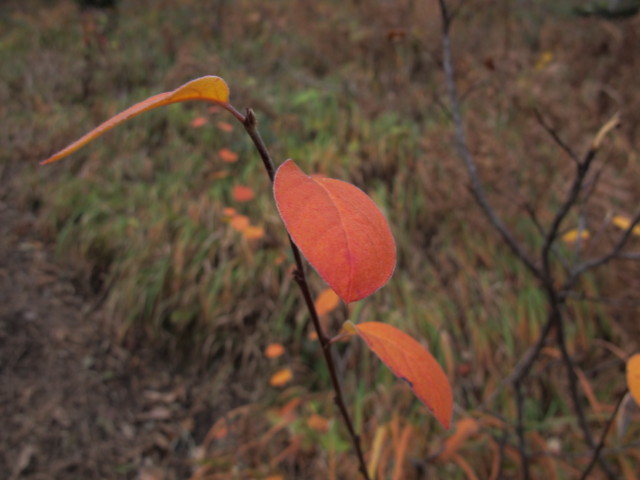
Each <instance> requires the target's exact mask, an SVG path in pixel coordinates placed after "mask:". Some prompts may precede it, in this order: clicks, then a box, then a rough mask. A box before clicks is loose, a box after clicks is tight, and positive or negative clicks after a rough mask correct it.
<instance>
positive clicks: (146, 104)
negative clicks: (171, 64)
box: [42, 76, 233, 165]
mask: <svg viewBox="0 0 640 480" xmlns="http://www.w3.org/2000/svg"><path fill="white" fill-rule="evenodd" d="M189 100H203V101H208V102H216V103H218V104H221V105H226V104H227V103H228V101H229V87H228V86H227V84H226V83H225V81H224V80H223V79H221V78H220V77H214V76H206V77H200V78H196V79H195V80H191V81H190V82H187V83H185V84H184V85H182V86H181V87H178V88H176V89H175V90H173V91H171V92H165V93H159V94H158V95H154V96H152V97H149V98H147V99H146V100H143V101H142V102H139V103H136V104H135V105H133V106H131V107H129V108H127V109H126V110H124V111H122V112H120V113H118V114H117V115H115V116H114V117H111V118H110V119H109V120H107V121H106V122H104V123H102V124H101V125H98V126H97V127H96V128H94V129H93V130H91V131H90V132H89V133H87V134H86V135H84V136H82V137H80V138H79V139H78V140H76V141H75V142H73V143H72V144H70V145H68V146H67V147H65V148H63V149H62V150H60V151H59V152H58V153H56V154H54V155H52V156H51V157H49V158H48V159H46V160H45V161H43V162H42V165H45V164H47V163H52V162H55V161H56V160H60V159H61V158H64V157H66V156H67V155H70V154H72V153H73V152H75V151H77V150H79V149H80V148H82V147H84V146H85V145H86V144H87V143H89V142H90V141H91V140H93V139H95V138H96V137H99V136H100V135H102V134H103V133H105V132H107V131H109V130H111V129H112V128H113V127H116V126H118V125H120V124H121V123H123V122H125V121H127V120H129V119H130V118H133V117H135V116H137V115H140V114H141V113H143V112H146V111H148V110H152V109H154V108H157V107H162V106H164V105H170V104H172V103H177V102H186V101H189ZM232 128H233V127H232Z"/></svg>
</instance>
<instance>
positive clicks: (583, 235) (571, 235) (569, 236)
mask: <svg viewBox="0 0 640 480" xmlns="http://www.w3.org/2000/svg"><path fill="white" fill-rule="evenodd" d="M579 236H580V240H586V239H587V238H589V237H590V236H591V234H590V233H589V231H588V230H582V231H581V232H580V234H579ZM576 240H578V229H576V228H574V229H572V230H569V231H568V232H567V233H565V234H564V235H562V241H563V242H566V243H573V242H575V241H576Z"/></svg>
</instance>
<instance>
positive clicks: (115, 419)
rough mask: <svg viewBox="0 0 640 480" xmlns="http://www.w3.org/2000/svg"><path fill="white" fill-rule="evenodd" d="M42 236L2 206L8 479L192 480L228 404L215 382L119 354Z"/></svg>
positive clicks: (1, 385) (2, 390) (0, 319)
mask: <svg viewBox="0 0 640 480" xmlns="http://www.w3.org/2000/svg"><path fill="white" fill-rule="evenodd" d="M35 225H36V218H35V216H33V215H32V214H25V213H24V211H21V210H18V209H17V208H16V206H12V205H10V204H8V203H5V202H4V201H2V200H1V199H0V425H2V427H1V428H0V478H3V479H5V478H6V479H11V480H18V479H62V478H64V479H80V478H83V479H84V478H92V479H94V478H104V479H109V478H133V477H137V478H144V479H146V480H158V479H167V480H168V479H172V478H187V477H188V476H189V472H190V471H191V465H192V463H191V462H190V461H189V458H190V457H191V456H192V455H193V452H194V451H195V448H196V447H195V446H196V445H197V443H198V440H201V439H202V437H203V436H204V434H205V433H206V431H207V429H208V428H209V427H210V426H211V424H212V420H213V419H214V418H215V417H214V405H215V408H217V409H220V408H221V407H225V406H226V407H228V406H229V403H230V402H229V400H228V399H226V398H220V396H219V395H218V396H215V395H214V394H213V393H212V388H213V387H211V382H207V380H206V379H207V378H210V377H209V376H206V375H205V374H201V375H198V374H196V373H195V372H193V371H191V372H189V371H179V368H178V367H175V366H174V365H172V363H171V362H169V361H168V359H163V358H159V357H158V354H157V353H153V352H152V351H151V350H150V349H146V350H145V349H137V350H136V351H132V350H131V349H129V350H127V349H125V348H123V347H122V346H119V344H118V342H116V341H115V336H114V335H113V334H112V333H111V331H110V328H109V319H108V318H106V317H107V316H106V314H104V313H103V312H101V311H100V308H99V298H97V297H95V296H92V295H87V294H84V295H83V294H82V292H84V291H87V290H89V289H88V288H86V287H83V285H82V275H80V274H79V273H78V272H77V271H73V269H71V268H70V267H69V266H65V265H61V264H60V263H57V262H56V261H55V259H54V255H53V252H52V247H51V245H47V244H46V242H44V241H43V240H42V238H41V237H39V235H38V233H37V229H36V228H35ZM79 279H80V280H79ZM225 402H226V403H225ZM218 411H220V410H218Z"/></svg>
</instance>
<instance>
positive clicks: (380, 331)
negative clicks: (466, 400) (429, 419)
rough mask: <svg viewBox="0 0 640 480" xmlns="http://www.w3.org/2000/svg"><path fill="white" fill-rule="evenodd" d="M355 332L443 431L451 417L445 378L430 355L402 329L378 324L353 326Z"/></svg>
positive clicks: (450, 395) (449, 397) (447, 385)
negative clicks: (403, 383)
mask: <svg viewBox="0 0 640 480" xmlns="http://www.w3.org/2000/svg"><path fill="white" fill-rule="evenodd" d="M352 325H353V327H354V328H355V329H356V333H357V334H358V335H359V336H360V337H361V338H362V339H363V340H364V341H365V343H366V344H367V346H368V347H369V348H370V349H371V350H372V351H373V353H375V354H376V355H377V356H378V357H379V358H380V360H382V361H383V362H384V364H385V365H386V366H387V367H389V368H390V369H391V371H392V372H393V373H394V374H395V375H396V376H397V377H398V378H400V379H401V380H404V381H405V382H406V383H407V385H409V387H411V390H413V392H414V393H415V394H416V396H417V397H418V398H419V399H420V400H421V401H422V403H424V404H425V405H426V406H427V408H428V409H429V410H431V412H432V413H433V415H434V416H435V417H436V419H437V420H438V421H439V422H440V424H441V425H442V426H443V427H444V428H447V429H448V428H449V425H450V423H451V416H452V414H453V393H452V392H451V385H449V380H448V379H447V375H446V374H445V373H444V370H442V367H441V366H440V364H438V362H437V361H436V359H435V358H433V355H431V353H429V352H428V351H427V350H426V349H425V348H424V347H423V346H422V345H420V343H418V342H417V341H416V340H414V339H413V338H412V337H410V336H409V335H407V334H406V333H404V332H403V331H401V330H398V329H397V328H395V327H392V326H391V325H387V324H386V323H380V322H364V323H358V324H352Z"/></svg>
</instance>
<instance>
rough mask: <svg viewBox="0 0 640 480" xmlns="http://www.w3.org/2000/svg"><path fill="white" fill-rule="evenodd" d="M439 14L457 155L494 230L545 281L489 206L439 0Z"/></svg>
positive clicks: (446, 17)
mask: <svg viewBox="0 0 640 480" xmlns="http://www.w3.org/2000/svg"><path fill="white" fill-rule="evenodd" d="M439 3H440V13H441V17H442V50H443V67H444V74H445V82H446V85H447V90H448V93H449V101H450V102H451V113H452V116H453V126H454V137H455V143H456V148H457V150H458V154H459V155H460V157H461V158H462V160H463V162H464V164H465V167H466V169H467V173H468V175H469V181H470V183H471V192H472V194H473V197H474V198H475V200H476V202H477V203H478V205H479V206H480V208H481V209H482V211H483V213H484V214H485V216H486V217H487V219H488V220H489V221H490V222H491V224H492V225H493V227H494V228H495V229H496V230H497V231H498V233H499V234H500V236H501V237H502V239H503V240H504V242H505V243H506V244H507V245H508V246H509V248H510V249H511V251H512V252H513V253H514V255H516V256H517V257H518V258H519V259H520V260H521V261H522V262H523V263H524V264H525V266H526V267H527V268H528V269H529V271H531V273H533V275H535V276H536V277H537V278H540V279H542V278H543V275H542V272H541V270H540V269H539V268H538V267H537V266H536V264H535V263H534V261H533V260H532V259H531V258H530V257H529V255H528V254H527V253H526V252H525V251H524V249H523V248H522V246H521V245H520V244H519V243H518V242H517V241H516V240H515V238H514V237H513V235H512V234H511V232H510V231H509V230H508V229H507V227H506V226H505V224H504V223H503V222H502V220H501V219H500V217H498V215H497V214H496V212H495V211H494V210H493V207H492V206H491V205H490V204H489V202H488V200H487V198H486V195H485V192H484V188H483V186H482V183H481V182H480V178H479V176H478V169H477V167H476V162H475V159H474V158H473V155H472V154H471V151H470V150H469V146H468V143H467V138H466V134H465V130H464V125H463V121H462V111H461V110H462V109H461V107H460V97H459V95H458V91H457V87H456V83H455V71H454V67H453V60H452V53H451V36H450V29H451V21H452V15H451V14H450V13H449V10H448V8H447V5H446V2H445V0H439Z"/></svg>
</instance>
